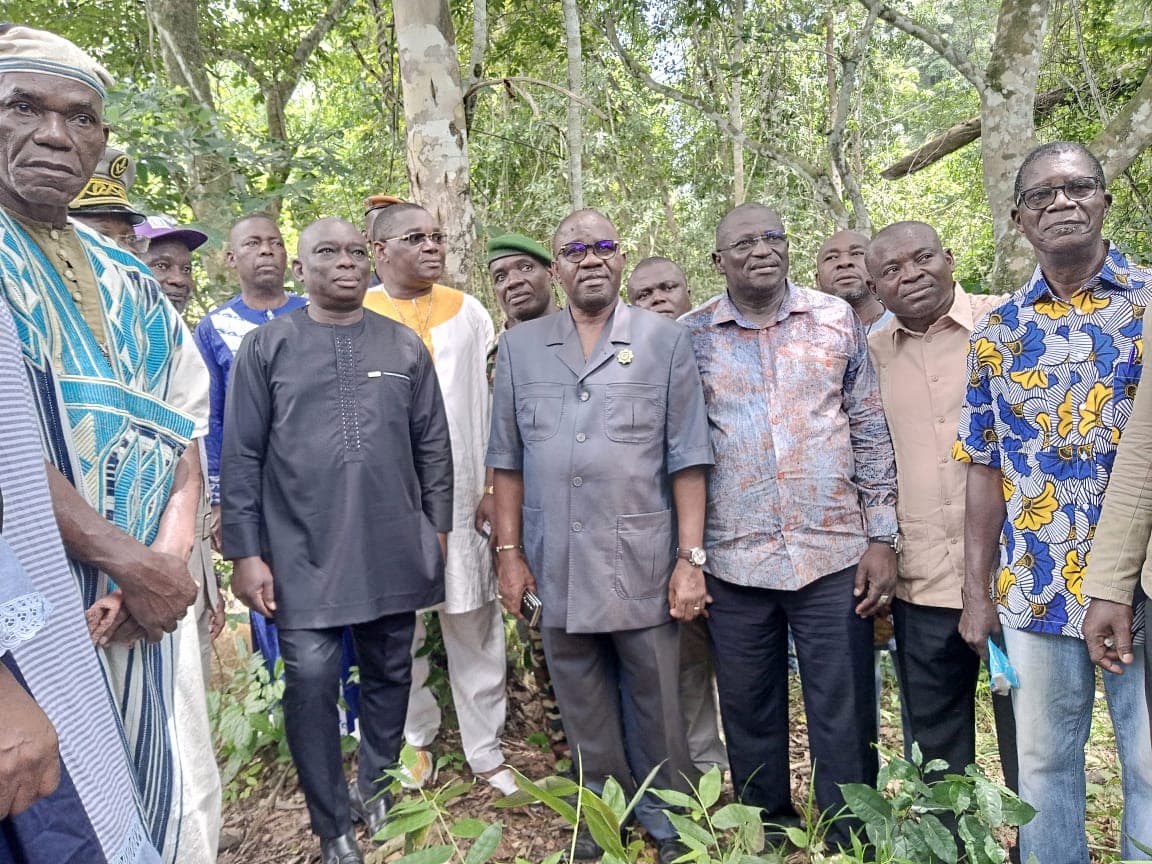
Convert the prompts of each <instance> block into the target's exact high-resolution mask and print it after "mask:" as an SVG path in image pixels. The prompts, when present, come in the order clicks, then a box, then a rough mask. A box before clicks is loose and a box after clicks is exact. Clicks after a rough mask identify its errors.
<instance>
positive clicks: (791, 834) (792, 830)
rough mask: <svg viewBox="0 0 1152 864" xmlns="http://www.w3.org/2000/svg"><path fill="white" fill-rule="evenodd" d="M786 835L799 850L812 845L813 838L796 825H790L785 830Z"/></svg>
mask: <svg viewBox="0 0 1152 864" xmlns="http://www.w3.org/2000/svg"><path fill="white" fill-rule="evenodd" d="M784 833H785V834H786V835H787V837H788V842H789V843H791V844H792V845H793V846H795V847H796V848H797V849H807V848H808V846H809V845H811V840H812V838H811V837H809V836H808V832H807V831H805V830H804V829H803V828H800V827H798V826H796V825H788V826H786V827H785V828H784Z"/></svg>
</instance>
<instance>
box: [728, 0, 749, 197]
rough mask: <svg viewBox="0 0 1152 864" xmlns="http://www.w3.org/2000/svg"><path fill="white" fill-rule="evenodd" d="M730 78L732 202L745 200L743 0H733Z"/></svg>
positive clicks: (729, 116) (729, 50)
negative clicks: (732, 132) (732, 135)
mask: <svg viewBox="0 0 1152 864" xmlns="http://www.w3.org/2000/svg"><path fill="white" fill-rule="evenodd" d="M728 44H729V48H728V63H729V67H730V68H731V69H732V75H731V77H730V79H729V82H730V83H729V85H728V86H729V88H730V89H729V93H728V123H729V124H730V125H731V127H732V130H733V131H734V132H735V133H736V135H735V137H733V138H732V205H733V206H734V207H739V206H740V205H741V204H743V203H744V199H745V198H746V197H747V192H746V191H745V188H744V107H743V97H744V68H743V67H744V0H732V39H731V41H730V42H729V43H728Z"/></svg>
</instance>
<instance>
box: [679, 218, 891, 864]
mask: <svg viewBox="0 0 1152 864" xmlns="http://www.w3.org/2000/svg"><path fill="white" fill-rule="evenodd" d="M712 259H713V261H714V263H715V265H716V269H717V270H718V271H719V273H720V274H721V275H722V276H723V277H724V280H725V282H726V284H727V292H726V293H724V294H721V295H720V296H719V297H716V298H713V299H712V300H710V301H708V302H706V303H705V304H703V305H702V306H700V307H699V308H697V309H695V310H693V311H692V312H689V313H688V314H687V315H686V316H684V318H682V319H681V320H680V323H681V324H683V325H684V326H685V327H686V328H687V329H688V332H689V334H690V335H691V337H692V342H693V347H694V349H695V353H696V359H697V362H698V363H699V365H700V373H701V378H702V379H703V381H704V397H705V399H706V400H707V402H708V417H709V427H710V428H711V429H712V430H713V433H712V446H713V448H714V450H715V452H716V467H715V468H714V469H713V471H712V475H711V476H710V477H709V481H708V520H707V527H706V530H705V535H704V543H705V546H706V547H707V549H708V564H707V565H706V567H705V570H706V575H707V585H708V593H709V594H710V595H711V597H712V599H713V602H712V605H711V607H710V617H709V619H708V628H709V631H710V633H711V637H712V650H713V662H714V664H715V667H716V681H717V685H718V689H719V693H720V714H721V717H722V719H723V723H724V730H725V733H726V738H727V742H728V760H729V764H730V765H731V769H732V785H733V787H734V788H735V789H736V790H737V792H738V794H739V795H740V796H741V798H742V800H743V801H744V803H746V804H750V805H753V806H757V807H761V808H763V811H764V813H763V818H764V822H765V823H766V824H775V825H784V826H789V825H798V824H799V822H800V817H799V816H798V815H797V813H796V811H795V810H794V808H793V805H792V789H791V782H790V771H789V761H788V744H789V727H788V639H787V633H788V627H789V626H791V628H792V634H793V636H794V638H795V643H796V653H797V659H798V660H799V664H800V680H801V683H802V686H803V688H804V702H805V704H806V706H807V708H808V718H809V726H808V743H809V748H810V750H811V753H812V761H813V763H814V768H813V770H814V773H815V780H814V785H815V792H816V803H817V805H818V806H819V807H820V809H821V810H824V811H826V812H831V813H835V812H837V811H838V810H840V808H841V807H842V806H843V804H844V799H843V797H842V795H841V793H840V788H839V784H841V783H867V784H869V785H871V784H872V783H873V782H874V781H875V779H876V772H877V763H876V751H875V749H874V746H873V745H874V743H875V741H876V725H875V721H874V719H873V718H875V716H876V690H875V683H874V677H873V658H872V620H871V616H872V615H874V614H875V613H877V612H878V611H880V610H883V609H886V608H887V606H888V604H889V601H890V600H891V597H892V593H893V587H894V585H895V582H896V554H897V552H898V550H899V546H900V535H899V534H898V533H897V527H896V509H895V503H896V464H895V457H894V455H893V452H892V441H891V438H890V437H889V434H888V426H887V424H886V423H885V421H884V412H883V408H882V406H881V402H880V392H879V389H878V387H877V384H876V375H875V373H874V372H873V369H872V364H871V361H870V360H869V358H868V344H867V340H866V338H865V335H864V328H863V326H862V325H861V323H860V321H859V319H857V317H856V314H855V313H854V312H853V311H852V308H851V307H850V306H848V305H847V304H846V303H844V302H842V301H840V300H839V299H837V298H834V297H829V296H828V295H826V294H822V293H820V292H817V291H810V290H808V289H805V288H799V287H797V286H795V285H793V284H792V282H791V281H790V280H789V279H788V235H787V234H786V233H785V231H784V225H783V224H782V223H781V221H780V217H779V216H777V215H776V213H775V212H774V211H773V210H771V209H769V208H768V207H765V206H763V205H761V204H743V205H741V206H739V207H736V208H735V209H733V210H732V211H730V212H729V213H728V214H727V215H726V216H725V217H724V218H723V219H722V220H721V221H720V225H719V227H718V228H717V229H716V251H715V252H714V253H713V254H712ZM852 827H858V826H853V823H852V822H851V821H850V820H847V819H841V820H839V821H837V822H836V823H835V824H834V825H833V826H832V828H831V829H830V830H829V833H828V841H829V843H832V844H836V845H839V846H841V847H846V846H849V845H850V843H851V837H850V835H849V829H850V828H852ZM776 830H777V831H778V830H779V829H776ZM773 840H774V841H782V840H783V836H782V835H781V834H776V835H775V836H774V837H773Z"/></svg>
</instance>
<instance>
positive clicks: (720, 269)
mask: <svg viewBox="0 0 1152 864" xmlns="http://www.w3.org/2000/svg"><path fill="white" fill-rule="evenodd" d="M712 266H714V267H715V268H716V272H717V273H719V274H720V275H721V276H723V275H724V264H723V262H722V261H721V259H720V253H719V252H713V253H712Z"/></svg>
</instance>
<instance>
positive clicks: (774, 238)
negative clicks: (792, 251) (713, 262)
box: [716, 230, 788, 254]
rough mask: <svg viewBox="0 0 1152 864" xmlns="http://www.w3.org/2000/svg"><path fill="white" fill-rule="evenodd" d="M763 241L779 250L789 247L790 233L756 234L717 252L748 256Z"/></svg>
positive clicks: (768, 232)
mask: <svg viewBox="0 0 1152 864" xmlns="http://www.w3.org/2000/svg"><path fill="white" fill-rule="evenodd" d="M761 240H763V241H764V242H765V243H767V244H768V245H769V246H770V247H771V248H773V249H779V248H781V247H783V246H787V245H788V233H787V232H786V231H776V230H772V231H765V232H764V233H763V234H754V235H752V236H751V237H741V238H740V239H739V240H737V241H736V242H735V243H729V244H728V245H727V246H722V247H720V248H719V249H717V250H716V251H717V252H729V251H732V252H740V253H742V254H747V253H749V252H751V251H752V250H753V249H755V248H756V244H757V243H759V242H760V241H761Z"/></svg>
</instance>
